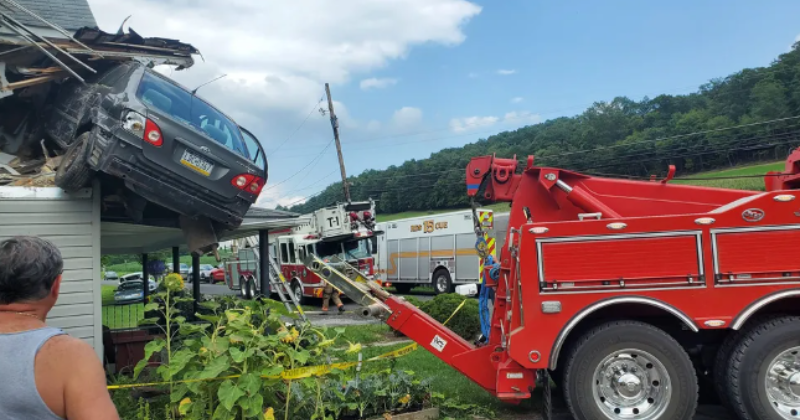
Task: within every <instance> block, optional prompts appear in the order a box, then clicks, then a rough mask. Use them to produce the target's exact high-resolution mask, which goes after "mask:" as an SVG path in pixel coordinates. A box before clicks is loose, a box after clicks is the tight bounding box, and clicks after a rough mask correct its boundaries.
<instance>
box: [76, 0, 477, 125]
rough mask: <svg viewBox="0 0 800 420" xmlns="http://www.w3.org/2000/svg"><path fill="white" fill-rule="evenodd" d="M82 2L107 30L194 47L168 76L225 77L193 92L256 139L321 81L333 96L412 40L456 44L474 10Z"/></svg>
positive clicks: (447, 5)
mask: <svg viewBox="0 0 800 420" xmlns="http://www.w3.org/2000/svg"><path fill="white" fill-rule="evenodd" d="M89 3H90V6H91V8H92V11H93V13H94V15H95V18H96V19H97V21H98V24H99V25H100V27H101V28H103V29H104V30H106V31H110V32H114V31H116V29H117V28H118V27H119V25H120V23H121V22H122V21H123V20H124V19H125V17H126V16H128V15H133V16H132V17H131V19H130V20H129V21H128V23H127V25H126V26H128V27H132V28H134V29H135V30H136V32H138V33H139V34H141V35H142V36H155V37H163V38H173V39H179V40H181V41H183V42H188V43H191V44H192V45H194V46H195V47H196V48H197V49H198V50H200V52H201V53H202V55H203V59H201V58H200V57H196V61H197V63H196V64H195V66H194V67H192V68H190V69H188V70H185V71H176V72H174V74H173V75H172V77H173V78H174V79H176V80H177V81H178V82H180V83H182V84H184V85H186V86H191V87H194V86H197V85H199V84H200V83H202V82H205V81H208V80H211V79H212V78H214V77H216V76H219V75H221V74H223V73H224V74H227V75H228V77H226V78H224V79H222V80H219V81H217V82H215V83H213V84H211V85H208V86H206V87H204V88H202V89H201V90H200V92H199V93H200V95H201V96H203V97H205V98H207V99H208V100H210V101H211V102H213V103H214V104H215V105H217V106H218V107H220V108H221V109H222V111H224V112H226V113H228V114H230V115H231V116H232V117H234V118H236V119H239V120H241V121H242V122H243V125H246V126H247V127H248V128H252V129H253V130H252V131H254V132H255V134H256V135H257V136H259V137H261V138H264V137H265V136H266V133H259V132H258V127H256V126H261V127H263V130H265V131H269V130H272V131H270V132H269V133H268V134H270V137H272V135H273V134H275V133H274V131H276V130H277V131H278V132H283V131H291V129H293V128H294V126H297V124H299V122H300V121H301V120H302V119H303V118H304V117H305V116H306V114H307V113H308V111H309V109H310V108H311V107H312V105H313V104H314V103H315V101H316V100H317V99H318V98H319V97H320V95H321V94H322V92H323V84H324V83H325V82H330V83H331V87H332V90H333V91H334V95H335V93H336V92H335V91H336V87H337V85H339V86H341V85H342V84H345V83H347V82H349V81H350V80H351V79H352V78H354V77H357V76H358V75H361V74H367V73H369V72H370V71H373V70H376V69H379V68H383V67H386V66H387V65H388V64H389V63H390V62H391V61H393V60H399V59H404V58H405V57H406V56H407V55H408V54H409V51H410V50H411V49H412V48H413V47H415V46H418V45H423V44H431V43H432V44H438V45H444V46H455V45H458V44H460V43H462V42H463V41H464V39H465V37H466V36H465V34H464V32H463V30H462V29H463V26H464V25H465V24H466V23H467V22H468V21H469V20H470V19H471V18H473V17H475V16H476V15H478V14H479V13H480V12H481V7H480V6H478V5H476V4H474V3H471V2H469V1H467V0H407V1H403V2H376V1H372V0H352V1H347V2H319V1H314V0H295V1H291V2H281V3H280V6H279V7H276V6H275V4H274V3H273V2H253V1H251V0H231V1H230V2H228V3H221V2H218V1H214V0H197V1H192V2H188V1H186V0H174V1H162V0H130V1H128V2H124V3H120V2H119V1H118V0H89ZM153 16H158V17H159V18H158V19H153V18H152V17H153ZM126 30H127V29H126ZM334 97H335V96H334ZM337 107H338V106H337ZM338 112H339V110H338V109H337V113H338ZM267 122H269V123H267ZM286 126H292V127H290V128H286Z"/></svg>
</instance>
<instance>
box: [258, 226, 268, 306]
mask: <svg viewBox="0 0 800 420" xmlns="http://www.w3.org/2000/svg"><path fill="white" fill-rule="evenodd" d="M258 261H259V264H258V265H259V270H258V271H259V274H258V276H259V282H260V284H261V287H259V290H261V295H262V296H264V297H268V296H269V295H270V294H271V293H270V287H269V262H270V261H269V230H268V229H262V230H259V231H258Z"/></svg>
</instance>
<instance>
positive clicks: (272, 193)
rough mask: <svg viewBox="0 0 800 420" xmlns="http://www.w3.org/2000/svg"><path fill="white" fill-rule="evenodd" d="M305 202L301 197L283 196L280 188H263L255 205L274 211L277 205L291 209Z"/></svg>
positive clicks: (293, 195) (304, 198)
mask: <svg viewBox="0 0 800 420" xmlns="http://www.w3.org/2000/svg"><path fill="white" fill-rule="evenodd" d="M306 200H307V198H306V197H305V196H303V195H297V194H291V195H285V194H284V193H283V191H282V188H281V187H277V188H272V189H269V188H265V189H264V191H262V192H261V195H259V196H258V199H257V200H256V204H255V205H256V206H258V207H267V208H271V209H274V208H275V207H278V205H281V206H287V207H291V206H293V205H297V204H303V203H305V202H306Z"/></svg>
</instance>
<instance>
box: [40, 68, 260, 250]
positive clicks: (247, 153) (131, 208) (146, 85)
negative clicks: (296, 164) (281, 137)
mask: <svg viewBox="0 0 800 420" xmlns="http://www.w3.org/2000/svg"><path fill="white" fill-rule="evenodd" d="M44 132H45V134H46V135H47V136H48V137H49V138H51V139H52V140H53V141H54V142H55V143H56V144H57V145H58V146H59V147H61V148H62V149H64V150H66V151H65V153H64V154H63V155H62V157H61V163H60V164H59V166H58V168H57V169H56V174H55V183H56V185H57V186H59V187H61V188H62V189H64V190H66V191H68V192H72V191H76V190H78V189H81V188H84V187H86V186H87V185H89V182H90V181H91V179H93V178H94V177H96V176H98V174H103V175H108V176H110V177H112V178H113V179H115V180H116V181H117V182H118V183H121V184H122V185H123V186H124V187H125V188H126V189H127V190H129V191H130V192H132V193H133V194H122V195H121V196H122V199H123V200H125V204H126V206H125V207H126V209H127V210H126V211H128V212H129V213H128V214H129V217H130V218H131V219H132V220H133V221H134V222H137V221H140V220H143V218H144V217H145V216H146V215H147V214H149V213H150V212H151V210H149V209H150V208H151V207H153V206H152V204H155V205H156V207H159V208H161V209H166V210H168V211H169V212H172V213H170V214H172V215H177V216H178V217H177V218H173V219H172V220H174V222H173V224H174V227H180V228H181V229H182V230H183V231H184V233H185V234H186V235H187V242H188V243H189V245H190V247H192V246H193V244H194V248H191V249H190V251H192V252H195V251H200V252H201V253H206V252H209V251H211V250H213V246H216V245H217V238H218V237H219V236H220V232H224V231H230V230H233V229H235V228H237V227H239V226H240V225H241V223H242V220H243V218H244V216H245V214H246V213H247V210H248V209H249V208H250V207H251V206H252V205H253V204H254V203H255V201H256V199H257V198H258V195H259V194H260V193H261V190H262V188H263V187H264V185H265V183H266V182H267V160H266V156H265V154H264V149H263V147H262V146H261V143H260V142H259V140H258V139H257V138H256V137H255V136H254V135H253V134H252V133H250V132H249V131H247V130H246V129H244V128H243V127H241V126H240V125H239V124H237V123H236V122H235V121H234V120H233V119H232V118H230V117H229V116H227V115H225V114H223V113H222V112H221V111H219V110H218V109H217V108H215V107H214V106H212V105H211V104H210V103H208V102H206V101H205V100H203V99H201V98H200V97H199V96H198V95H197V89H195V90H189V89H187V88H186V87H183V86H181V85H179V84H178V83H176V82H175V81H173V80H171V79H170V78H168V77H166V76H164V75H162V74H160V73H158V72H156V71H155V70H153V69H151V68H148V66H146V65H144V64H141V63H137V62H135V61H129V62H123V63H118V64H115V65H113V66H110V67H109V68H108V69H106V70H104V71H102V72H101V73H100V74H99V75H98V76H95V77H94V79H91V80H87V83H85V84H84V83H80V82H78V81H71V82H67V84H66V86H64V87H62V88H61V89H60V90H59V91H58V94H57V95H56V98H55V100H54V101H53V105H52V111H51V112H49V113H48V114H47V116H46V118H45V121H44ZM161 219H163V218H161ZM190 235H194V236H190ZM190 237H192V238H199V239H198V241H199V240H200V239H202V241H200V242H196V241H193V240H190V239H189V238H190ZM198 244H199V245H198ZM212 245H213V246H212Z"/></svg>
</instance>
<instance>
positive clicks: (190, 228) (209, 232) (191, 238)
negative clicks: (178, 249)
mask: <svg viewBox="0 0 800 420" xmlns="http://www.w3.org/2000/svg"><path fill="white" fill-rule="evenodd" d="M180 224H181V230H182V231H183V236H184V237H185V238H186V245H187V246H188V247H189V252H191V253H193V254H198V255H205V254H208V253H209V252H214V254H215V255H217V260H219V255H218V254H217V253H216V251H217V247H219V239H217V232H216V231H215V230H214V225H213V224H212V223H211V220H209V219H208V218H206V217H196V218H194V217H187V216H185V215H181V216H180Z"/></svg>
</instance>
